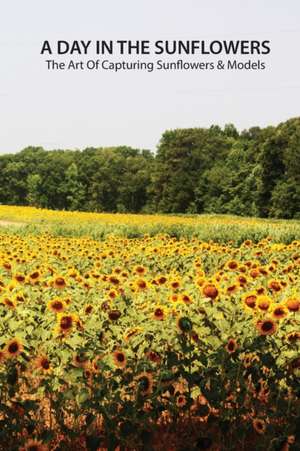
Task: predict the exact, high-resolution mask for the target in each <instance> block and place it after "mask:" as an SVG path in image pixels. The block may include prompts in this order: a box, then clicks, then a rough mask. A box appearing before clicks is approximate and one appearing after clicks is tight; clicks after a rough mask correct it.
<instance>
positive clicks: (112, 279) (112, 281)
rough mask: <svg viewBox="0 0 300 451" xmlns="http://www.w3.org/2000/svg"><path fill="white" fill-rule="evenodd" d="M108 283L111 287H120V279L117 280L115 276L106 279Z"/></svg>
mask: <svg viewBox="0 0 300 451" xmlns="http://www.w3.org/2000/svg"><path fill="white" fill-rule="evenodd" d="M108 281H109V282H110V283H111V284H112V285H115V286H118V285H120V282H121V281H120V279H118V277H116V276H114V275H112V276H109V277H108Z"/></svg>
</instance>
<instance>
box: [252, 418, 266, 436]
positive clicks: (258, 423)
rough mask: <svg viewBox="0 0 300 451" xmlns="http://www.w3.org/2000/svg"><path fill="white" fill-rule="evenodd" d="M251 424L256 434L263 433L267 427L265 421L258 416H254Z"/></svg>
mask: <svg viewBox="0 0 300 451" xmlns="http://www.w3.org/2000/svg"><path fill="white" fill-rule="evenodd" d="M252 426H253V428H254V430H255V431H256V432H257V433H258V434H264V433H265V432H266V429H267V427H266V423H265V422H264V421H263V420H261V419H260V418H254V420H253V421H252Z"/></svg>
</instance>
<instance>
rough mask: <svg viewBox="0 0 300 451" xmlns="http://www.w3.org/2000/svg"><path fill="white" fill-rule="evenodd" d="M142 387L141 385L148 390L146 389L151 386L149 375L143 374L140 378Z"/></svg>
mask: <svg viewBox="0 0 300 451" xmlns="http://www.w3.org/2000/svg"><path fill="white" fill-rule="evenodd" d="M140 387H141V389H142V390H144V391H146V390H148V389H149V387H150V380H149V379H148V377H147V376H143V377H142V378H141V379H140Z"/></svg>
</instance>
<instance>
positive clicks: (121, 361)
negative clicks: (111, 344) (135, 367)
mask: <svg viewBox="0 0 300 451" xmlns="http://www.w3.org/2000/svg"><path fill="white" fill-rule="evenodd" d="M113 361H114V364H115V365H116V366H117V367H118V368H125V366H126V355H125V354H124V352H123V351H120V350H116V351H114V352H113Z"/></svg>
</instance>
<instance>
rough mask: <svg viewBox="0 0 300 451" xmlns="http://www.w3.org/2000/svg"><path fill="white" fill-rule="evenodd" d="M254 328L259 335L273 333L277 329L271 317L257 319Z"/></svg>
mask: <svg viewBox="0 0 300 451" xmlns="http://www.w3.org/2000/svg"><path fill="white" fill-rule="evenodd" d="M256 328H257V330H258V332H259V333H260V335H273V334H274V333H275V332H276V330H277V326H276V323H275V322H274V321H273V320H272V319H271V318H269V319H263V320H259V321H257V323H256Z"/></svg>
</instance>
